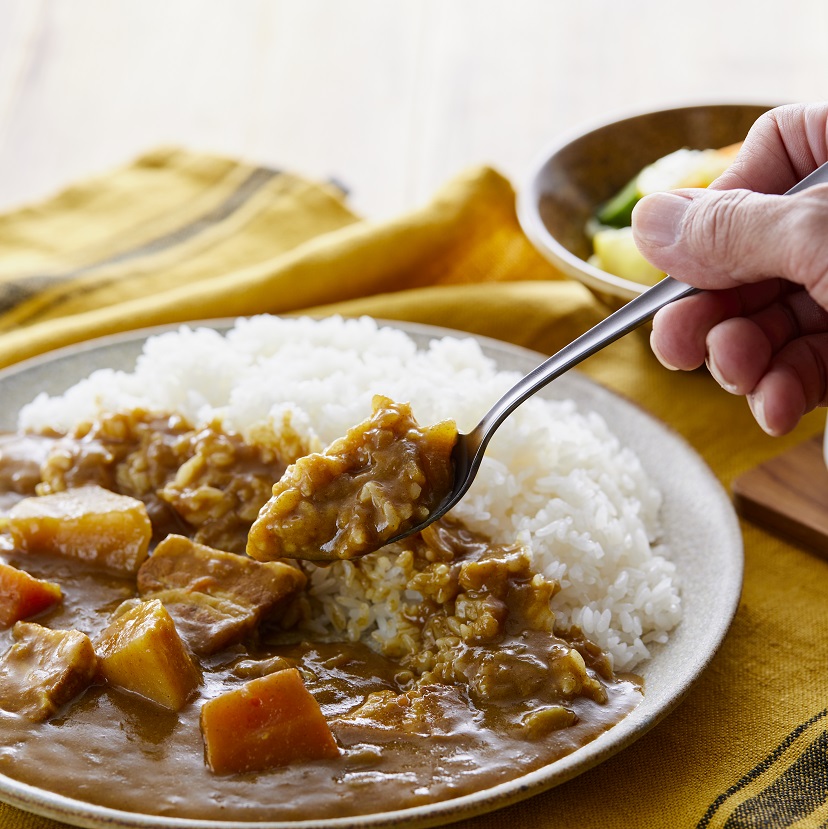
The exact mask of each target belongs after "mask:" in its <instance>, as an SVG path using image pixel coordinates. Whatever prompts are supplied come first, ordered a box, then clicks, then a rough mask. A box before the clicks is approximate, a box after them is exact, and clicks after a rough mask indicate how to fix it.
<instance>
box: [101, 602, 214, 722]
mask: <svg viewBox="0 0 828 829" xmlns="http://www.w3.org/2000/svg"><path fill="white" fill-rule="evenodd" d="M96 646H97V651H98V656H99V659H100V672H101V675H102V676H103V677H104V679H106V681H107V682H109V683H110V684H112V685H116V686H118V687H119V688H125V689H126V690H127V691H132V692H133V693H135V694H139V695H140V696H142V697H145V698H146V699H150V700H152V701H153V702H155V703H158V705H161V706H163V707H164V708H168V709H169V710H170V711H179V710H180V709H181V708H183V707H184V704H185V703H186V702H187V700H188V699H189V698H190V696H191V695H192V693H193V691H195V689H196V688H197V687H198V685H199V684H200V682H201V673H200V671H199V669H198V667H197V666H196V664H195V663H194V662H193V660H192V658H191V657H190V655H189V653H188V652H187V648H186V647H185V645H184V643H183V642H182V641H181V637H180V636H179V635H178V631H177V630H176V628H175V623H174V622H173V620H172V618H171V617H170V614H169V613H168V612H167V611H166V609H165V608H164V605H162V604H161V602H159V601H158V600H157V599H155V600H152V601H148V602H139V603H138V604H137V605H135V606H133V607H131V608H129V609H128V610H126V611H125V612H123V613H121V614H120V615H118V616H116V617H115V620H114V621H113V622H112V623H111V624H110V625H109V627H108V628H107V629H106V630H105V631H104V632H103V633H102V634H101V636H100V638H99V639H98V641H97V643H96Z"/></svg>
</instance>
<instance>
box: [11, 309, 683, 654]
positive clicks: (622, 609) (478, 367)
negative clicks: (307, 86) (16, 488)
mask: <svg viewBox="0 0 828 829" xmlns="http://www.w3.org/2000/svg"><path fill="white" fill-rule="evenodd" d="M516 379H517V375H515V374H514V373H510V372H502V371H501V372H499V371H497V370H496V367H495V366H494V365H493V363H492V361H491V360H489V359H488V358H487V357H485V355H483V353H482V351H481V349H480V347H479V345H478V344H477V342H476V341H475V340H473V339H471V338H463V339H455V338H445V339H440V340H434V341H432V342H431V343H430V345H429V347H428V348H427V349H426V350H422V351H418V350H417V347H416V345H415V344H414V342H413V341H412V340H411V339H410V338H409V337H408V336H407V335H406V334H404V333H403V332H401V331H399V330H396V329H393V328H388V327H385V328H381V327H378V325H377V324H376V323H375V322H374V321H373V320H371V319H368V318H362V319H358V320H343V319H341V318H337V317H334V318H329V319H325V320H321V321H315V320H310V319H307V318H302V319H279V318H274V317H268V316H259V317H253V318H251V319H243V320H239V321H238V322H237V324H236V326H235V327H234V328H233V329H232V330H230V331H229V332H228V333H227V334H226V336H225V335H222V334H219V333H217V332H216V331H214V330H212V329H209V328H198V329H192V328H188V327H182V328H180V329H179V330H177V331H175V332H170V333H165V334H161V335H158V336H154V337H151V338H150V339H149V340H148V341H147V343H146V346H145V348H144V352H143V354H142V355H141V357H140V358H139V360H138V363H137V365H136V368H135V370H134V371H133V372H123V371H114V370H103V371H97V372H95V373H93V374H92V375H91V376H90V377H89V378H87V379H85V380H83V381H81V382H80V383H78V384H77V385H75V386H73V387H72V388H70V389H69V390H68V391H67V392H66V393H65V394H63V395H61V396H58V397H48V396H46V395H40V396H39V397H37V398H36V399H35V400H34V401H33V402H32V403H30V404H29V405H27V406H26V407H24V409H23V410H22V411H21V413H20V422H19V425H20V427H21V428H25V429H40V428H45V427H51V428H58V429H65V430H68V429H70V428H72V427H73V426H74V425H75V424H76V423H79V422H81V421H84V420H89V419H91V418H94V417H95V416H96V415H97V414H98V413H99V412H101V411H107V410H109V411H112V410H122V409H127V408H131V407H135V406H141V407H144V408H151V409H156V410H164V411H177V412H180V413H181V414H183V415H185V416H186V417H188V418H189V419H190V420H192V421H193V422H195V423H196V424H200V423H204V422H207V421H211V420H213V419H215V418H216V417H219V418H220V419H221V420H222V421H223V422H224V423H225V425H226V427H227V428H228V429H233V430H236V431H239V432H240V433H241V434H242V435H245V436H250V435H251V434H252V432H253V430H254V429H255V427H256V426H257V425H261V424H262V422H267V421H268V420H269V419H272V421H273V423H275V424H278V423H281V422H282V419H283V416H284V414H285V412H290V415H291V422H292V425H293V426H294V428H298V429H300V430H301V431H307V432H308V433H309V434H310V435H311V436H312V439H313V440H314V441H315V443H316V446H318V447H319V448H321V447H322V446H324V445H327V444H328V443H330V442H331V441H332V440H334V439H335V438H337V437H339V436H340V435H342V434H343V433H344V432H345V431H346V430H347V429H348V428H349V427H351V426H353V425H354V424H355V423H358V422H359V421H361V420H363V419H364V418H365V417H366V416H367V415H368V414H369V413H370V410H371V398H372V396H373V395H374V394H376V393H381V394H384V395H386V396H388V397H390V398H392V399H394V400H398V401H401V402H411V404H412V407H413V411H414V415H415V416H416V418H417V419H418V421H419V422H420V423H423V424H427V423H433V422H436V421H439V420H443V419H446V418H452V419H454V420H456V422H457V425H458V427H459V429H460V430H461V431H466V430H469V429H471V428H472V427H473V426H474V425H475V424H476V423H477V421H478V420H479V419H480V417H481V415H482V414H483V413H484V412H485V411H486V410H487V409H488V407H489V405H490V404H491V403H492V402H494V400H495V399H496V398H497V397H498V396H499V395H500V394H501V393H502V392H504V391H505V390H506V389H507V388H509V387H510V386H511V385H512V384H513V383H514V382H515V380H516ZM660 504H661V496H660V493H659V492H658V490H657V489H656V487H655V486H654V485H653V483H652V482H651V481H650V480H649V479H648V477H647V474H646V473H645V471H644V470H643V469H642V467H641V464H640V462H639V460H638V458H637V457H636V456H635V455H634V454H633V453H632V452H631V451H630V450H629V449H627V448H625V447H624V446H623V445H622V444H621V443H620V442H619V440H618V438H617V437H616V436H614V435H613V434H612V432H611V431H610V430H609V428H608V427H607V424H606V423H605V422H604V421H603V419H602V418H601V417H599V416H598V415H597V414H595V413H590V412H579V411H577V409H576V407H575V405H574V404H573V403H572V402H571V401H549V400H545V399H542V398H540V397H535V398H533V399H531V400H529V401H527V402H526V403H524V404H523V405H522V406H521V407H519V408H518V409H517V411H516V412H515V413H514V414H513V415H511V416H510V417H509V418H508V420H507V421H506V422H505V423H504V424H503V426H501V428H500V429H499V430H498V432H497V434H496V435H495V438H494V439H493V441H492V443H491V444H490V447H489V449H488V451H487V454H486V457H485V459H484V462H483V465H482V467H481V470H480V473H479V475H478V478H477V480H476V482H475V484H474V486H473V487H472V489H471V491H470V492H469V494H468V495H467V496H466V497H465V498H464V500H463V501H462V502H461V504H460V505H459V506H458V507H457V508H456V509H455V512H454V514H455V515H456V516H457V517H460V518H462V519H463V520H464V521H465V522H466V523H467V524H468V525H470V526H471V527H472V528H474V529H478V530H482V531H485V532H486V533H488V534H489V535H490V536H492V537H493V538H494V539H495V540H496V541H502V542H511V541H514V540H515V539H516V538H518V539H519V540H520V541H522V542H523V543H525V544H526V545H527V546H528V548H529V549H530V550H531V553H532V555H533V560H534V566H535V568H536V569H537V570H538V571H540V572H542V573H543V574H544V575H545V576H547V577H549V578H553V579H557V580H559V581H560V583H561V586H562V589H561V591H560V593H558V595H557V596H556V597H555V599H554V600H553V605H554V610H555V612H556V613H557V615H558V618H559V620H560V621H561V623H562V624H563V625H579V626H580V627H581V628H582V629H583V631H584V633H585V634H586V635H587V636H589V638H591V639H592V640H593V641H595V642H596V643H597V644H598V645H600V646H601V647H602V648H603V649H604V650H606V651H607V652H608V653H609V654H611V656H612V658H613V661H614V665H615V668H616V669H617V670H631V669H633V668H634V667H635V666H636V665H638V664H639V663H640V662H641V661H642V660H643V659H646V658H647V657H648V655H649V649H648V646H649V645H651V644H652V643H654V642H664V641H666V639H667V636H668V633H669V631H670V630H671V629H672V628H673V627H675V625H677V624H678V622H679V621H680V619H681V602H680V597H679V590H678V585H677V580H676V574H675V568H674V566H673V564H672V563H671V562H670V561H669V558H668V550H666V549H665V547H664V545H663V544H660V543H659V537H660V525H659V509H660ZM369 559H371V562H370V565H369V566H367V567H366V568H365V570H364V571H358V570H357V569H355V567H354V565H352V564H349V563H347V562H343V563H341V564H336V565H334V567H332V568H328V569H320V570H319V571H318V575H317V576H316V577H315V578H314V580H313V584H314V587H313V590H314V591H316V593H317V597H318V598H319V600H320V603H321V606H322V608H323V611H324V614H325V617H326V619H325V623H326V624H327V625H329V626H331V627H333V628H336V629H339V630H345V631H346V632H347V633H348V634H349V635H351V636H352V637H353V638H357V637H363V638H365V639H367V640H369V641H372V642H374V643H378V644H379V646H380V647H382V646H383V644H385V643H387V642H388V641H389V640H390V639H392V638H393V637H394V636H396V635H398V634H399V633H400V632H401V631H400V630H399V629H398V624H397V622H398V621H399V609H400V606H401V604H402V603H404V602H406V601H412V600H413V599H415V598H416V597H412V596H406V595H405V591H404V582H405V578H404V574H403V573H402V572H401V570H400V568H399V567H396V566H395V564H396V561H395V556H394V554H393V552H389V553H387V554H386V552H385V551H384V552H383V553H382V554H376V555H375V556H370V557H368V558H367V559H365V560H364V561H366V562H367V561H368V560H369Z"/></svg>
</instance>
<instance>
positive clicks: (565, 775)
mask: <svg viewBox="0 0 828 829" xmlns="http://www.w3.org/2000/svg"><path fill="white" fill-rule="evenodd" d="M267 316H279V315H267ZM284 316H285V317H289V316H290V317H293V318H296V317H297V316H305V317H308V316H309V315H284ZM248 318H249V317H248ZM311 318H315V317H311ZM238 319H240V318H239V317H233V318H215V319H205V320H193V321H182V322H175V323H167V324H162V325H157V326H151V327H147V328H140V329H134V330H131V331H125V332H119V333H114V334H108V335H104V336H102V337H97V338H94V339H91V340H85V341H82V342H80V343H76V344H71V345H67V346H64V347H61V348H58V349H55V350H53V351H49V352H46V353H45V354H41V355H37V356H35V357H31V358H29V359H26V360H24V361H21V362H19V363H15V364H12V365H11V366H7V367H5V368H3V369H0V389H2V384H3V383H4V382H6V381H7V380H9V379H10V378H12V377H17V376H20V375H24V374H26V373H27V372H29V371H32V370H38V369H44V368H45V369H47V370H48V367H49V366H51V365H53V364H55V363H60V362H61V361H63V360H77V359H79V358H82V357H83V356H84V355H85V354H89V353H98V352H106V351H108V350H110V349H113V348H117V347H118V346H137V345H138V344H140V343H141V342H143V341H145V340H146V339H147V338H149V337H152V336H156V335H158V334H161V333H165V332H169V331H176V330H178V329H180V328H182V327H184V328H192V329H196V328H212V329H218V330H220V331H225V330H227V329H228V328H231V327H232V326H233V325H234V324H235V322H236V321H237V320H238ZM371 319H372V320H374V321H375V322H376V323H377V325H378V326H380V327H385V326H390V327H392V328H397V329H400V330H402V331H403V332H405V333H407V334H409V335H413V336H414V337H415V338H416V337H418V336H419V337H421V338H424V339H426V340H428V339H434V338H441V337H455V338H472V339H474V340H476V341H477V342H478V343H479V344H480V346H481V348H482V349H483V351H484V353H486V354H487V356H489V357H491V358H492V359H494V360H495V361H496V362H497V357H496V356H493V355H492V354H490V353H488V352H490V351H493V352H495V353H498V352H499V353H500V354H501V355H510V356H512V357H516V358H518V359H520V360H525V361H527V365H528V362H529V361H533V362H535V364H538V363H540V362H542V361H543V360H545V359H546V358H547V355H544V354H542V353H540V352H537V351H534V350H532V349H529V348H525V347H523V346H519V345H514V344H512V343H509V342H506V341H503V340H498V339H495V338H492V337H488V336H485V335H479V334H473V333H470V332H466V331H461V330H457V329H452V328H447V327H443V326H434V325H429V324H425V323H416V322H405V321H398V320H387V319H382V318H377V317H371ZM418 348H422V344H420V343H418ZM116 368H122V366H116ZM499 368H500V366H499ZM527 370H528V369H527ZM87 374H88V372H87ZM82 376H86V375H82ZM565 378H569V380H568V381H566V379H565ZM78 379H80V378H79V377H74V376H73V377H71V378H67V384H72V383H74V382H77V380H78ZM560 380H562V381H564V382H568V383H571V384H575V385H576V386H580V387H581V389H583V390H588V391H589V392H590V393H592V394H596V395H598V396H599V397H603V398H606V399H608V400H609V401H610V403H613V402H614V403H616V404H619V405H620V406H621V407H622V408H625V409H627V411H628V412H634V414H633V415H632V416H633V417H636V418H643V420H644V421H645V422H646V421H648V422H649V425H651V426H653V427H655V428H656V429H658V430H659V431H660V432H661V433H662V435H663V436H664V437H665V438H666V439H668V440H669V441H670V442H672V443H673V444H674V445H675V446H676V447H678V448H679V449H680V451H682V452H684V453H685V458H686V459H688V460H691V461H692V462H693V463H694V464H695V467H696V469H695V472H696V474H699V473H700V474H702V475H703V476H705V477H707V478H708V483H709V484H710V485H711V492H712V493H714V494H715V495H716V496H717V497H718V499H719V501H720V505H721V507H722V509H723V515H725V516H727V518H726V520H727V521H729V523H730V527H729V528H727V529H728V531H729V533H730V538H729V540H730V541H731V542H733V541H735V542H736V544H735V546H734V548H733V550H732V554H731V559H730V561H729V562H728V564H729V566H730V573H729V580H728V584H729V585H730V589H729V590H728V591H727V593H726V596H725V599H726V602H725V604H726V606H725V607H724V608H723V609H724V611H725V612H724V614H723V615H722V616H720V617H717V618H716V620H715V621H716V622H717V623H718V624H715V625H713V626H712V627H711V628H710V631H709V632H710V633H711V635H710V637H709V648H708V651H707V652H706V653H705V654H704V656H703V657H702V658H700V659H697V661H696V663H695V664H694V666H693V668H692V669H691V670H690V671H688V672H686V673H685V676H684V677H683V682H684V684H683V685H681V686H680V687H679V689H678V690H677V691H676V692H675V693H673V694H670V695H668V698H667V700H666V701H665V702H664V703H663V704H662V705H661V706H660V707H658V708H657V709H656V710H655V711H652V712H648V706H647V705H646V704H645V703H646V700H647V695H646V693H645V696H644V700H643V701H642V703H640V704H639V706H638V707H637V708H635V709H633V711H631V712H630V713H629V714H628V715H627V716H626V717H625V718H624V719H623V720H621V721H620V722H618V723H617V724H616V725H615V726H613V727H611V728H610V729H608V730H607V731H605V732H603V733H602V734H600V735H599V736H598V737H596V738H595V739H594V740H592V741H591V742H589V743H587V744H585V745H584V746H581V747H580V748H578V749H576V750H575V751H574V752H571V753H570V754H568V755H565V756H564V757H561V758H559V759H558V760H556V761H553V762H552V763H550V764H548V765H546V766H541V767H540V768H538V769H535V770H533V771H530V772H527V773H526V774H524V775H521V776H520V777H517V778H514V779H512V780H508V781H504V782H502V783H498V784H497V785H495V786H492V787H489V788H487V789H483V790H479V791H476V792H471V793H469V794H465V795H461V796H459V797H456V798H453V799H450V800H444V801H439V802H437V803H433V804H425V805H421V806H415V807H409V808H406V809H401V810H398V811H394V812H380V813H374V814H368V815H358V816H350V817H342V818H326V819H320V818H315V819H309V820H297V821H289V820H264V821H246V820H218V819H198V818H181V817H168V816H161V815H148V814H145V813H139V812H129V811H122V810H118V809H113V808H111V807H105V806H99V805H97V804H92V803H87V802H85V801H82V800H76V799H74V798H71V797H68V796H65V795H60V794H55V793H53V792H50V791H48V790H45V789H39V788H37V787H36V786H32V785H30V784H27V783H22V782H20V781H17V780H15V779H14V778H11V777H7V776H6V775H4V774H2V773H0V800H2V801H3V802H5V803H8V804H10V805H12V806H15V807H18V808H21V809H24V810H26V811H28V812H31V813H34V814H38V815H41V816H43V817H47V818H53V819H57V820H62V821H66V822H69V823H71V824H72V825H75V826H81V827H88V829H99V828H100V827H123V828H124V829H126V828H127V827H134V828H135V829H160V828H161V827H171V829H345V827H353V828H354V829H357V827H358V828H359V829H380V827H399V826H406V827H430V826H435V825H443V824H445V823H449V822H453V821H456V820H462V819H469V818H473V817H476V816H479V815H481V814H484V813H488V812H492V811H495V810H497V809H500V808H504V807H506V806H509V805H512V804H514V803H517V802H519V801H522V800H525V799H527V798H529V797H532V796H535V795H538V794H541V793H542V792H545V791H549V790H551V789H553V788H555V787H557V786H559V785H561V784H563V783H565V782H567V781H569V780H571V779H573V778H574V777H576V776H578V775H580V774H582V773H584V772H586V771H588V770H590V769H592V768H594V767H595V766H597V765H599V764H600V763H602V762H604V761H605V760H607V759H609V758H610V757H611V756H613V755H615V754H617V753H618V752H620V751H622V750H623V749H624V748H627V747H628V746H629V745H631V744H632V743H633V742H635V741H637V740H638V739H640V738H641V737H642V736H644V734H646V733H647V732H648V731H649V730H651V729H652V728H653V727H654V726H655V725H657V724H658V723H659V722H661V721H662V720H663V719H664V718H665V717H666V716H667V715H668V714H670V713H671V712H672V711H673V710H674V709H675V708H676V707H677V706H678V705H679V704H680V703H681V701H682V700H683V699H684V697H685V696H686V694H687V693H688V692H689V691H690V689H691V688H692V687H693V685H694V684H695V683H696V682H697V681H698V679H699V677H700V676H701V675H702V674H703V673H704V671H705V670H706V668H707V666H708V665H709V664H710V661H711V660H712V659H713V658H714V656H715V655H716V653H717V652H718V650H719V648H720V647H721V644H722V642H723V641H724V638H725V636H726V635H727V632H728V630H729V628H730V626H731V624H732V621H733V618H734V616H735V614H736V611H737V609H738V606H739V600H740V597H741V590H742V583H743V573H744V547H743V541H742V535H741V530H740V528H739V522H738V518H737V517H736V513H735V510H734V509H733V505H732V503H731V501H730V498H729V496H728V495H727V492H726V490H725V489H724V487H723V486H722V484H721V482H720V481H719V480H718V478H717V477H716V476H715V474H714V473H713V471H712V470H711V469H710V467H709V466H708V465H707V464H706V463H705V461H704V460H703V459H702V458H701V456H700V455H699V454H698V452H697V451H696V450H695V449H694V448H693V447H692V446H691V445H690V444H689V443H688V442H687V440H685V438H684V437H683V436H681V435H680V434H679V433H678V432H676V431H675V430H674V429H673V428H672V427H671V426H670V425H669V424H667V423H665V422H663V421H661V420H659V419H658V418H657V417H655V416H654V415H653V414H651V413H650V412H649V411H647V410H646V409H645V408H644V407H642V406H641V405H640V404H638V403H637V402H635V401H634V400H631V399H630V398H628V397H626V396H625V395H623V394H621V393H619V392H616V391H614V390H612V389H609V388H607V387H605V386H603V385H601V384H600V383H598V382H597V381H595V380H592V379H591V378H589V377H587V376H586V375H584V374H582V373H581V372H578V371H577V370H571V371H569V372H567V374H565V375H563V376H562V377H561V378H560ZM545 391H547V390H545ZM541 394H543V392H541ZM547 394H549V392H548V391H547ZM33 396H34V395H33ZM580 405H581V403H580V401H579V406H580ZM621 439H622V442H623V438H621ZM647 471H648V473H649V471H650V470H647ZM667 647H669V644H668V646H667ZM645 678H646V671H645Z"/></svg>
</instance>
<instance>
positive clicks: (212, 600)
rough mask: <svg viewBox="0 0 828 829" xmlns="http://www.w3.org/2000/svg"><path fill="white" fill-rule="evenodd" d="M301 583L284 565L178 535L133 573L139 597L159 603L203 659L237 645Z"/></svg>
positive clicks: (170, 537)
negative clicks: (215, 547)
mask: <svg viewBox="0 0 828 829" xmlns="http://www.w3.org/2000/svg"><path fill="white" fill-rule="evenodd" d="M306 581H307V579H306V578H305V575H304V574H303V573H302V571H301V570H299V569H298V568H296V567H293V566H291V565H289V564H284V563H282V562H278V561H271V562H264V563H262V562H259V561H255V560H254V559H251V558H248V557H247V556H240V555H237V554H235V553H225V552H222V551H221V550H214V549H213V548H211V547H207V546H206V545H204V544H199V543H198V542H195V541H192V540H191V539H189V538H185V537H183V536H180V535H168V536H167V537H166V538H165V539H164V541H162V542H161V543H160V544H159V545H158V546H157V547H156V548H155V551H154V552H153V554H152V555H151V556H150V558H148V559H147V560H146V561H145V562H144V564H143V565H142V566H141V569H140V570H139V571H138V591H139V593H140V594H141V596H142V597H143V598H145V599H148V598H156V599H159V600H160V601H161V602H162V603H163V604H164V606H165V607H166V608H167V610H168V611H169V612H170V614H171V615H172V617H173V619H175V623H176V627H177V628H178V630H179V631H180V632H181V635H182V636H183V638H184V639H185V641H186V642H187V644H188V645H189V646H190V647H191V648H192V650H193V651H194V652H195V653H197V654H203V655H207V654H212V653H215V652H216V651H219V650H221V649H222V648H225V647H228V646H229V645H234V644H237V643H239V642H241V641H242V640H243V639H244V638H245V637H246V636H249V635H250V634H251V633H252V632H253V631H254V630H255V629H256V628H257V627H258V625H259V623H260V622H261V621H262V620H263V619H265V618H270V617H272V616H273V615H274V614H275V613H277V612H278V611H279V610H280V609H283V608H284V607H285V605H286V604H287V603H288V602H289V601H290V599H291V598H292V597H293V596H294V595H295V594H296V593H298V592H299V591H300V590H301V589H302V588H303V587H304V586H305V582H306Z"/></svg>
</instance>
